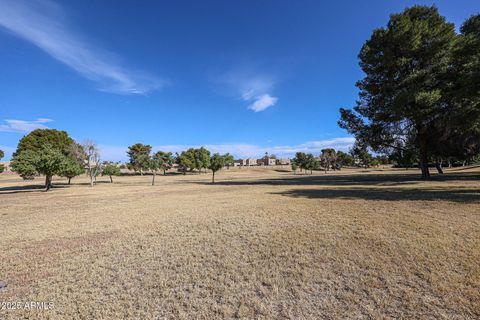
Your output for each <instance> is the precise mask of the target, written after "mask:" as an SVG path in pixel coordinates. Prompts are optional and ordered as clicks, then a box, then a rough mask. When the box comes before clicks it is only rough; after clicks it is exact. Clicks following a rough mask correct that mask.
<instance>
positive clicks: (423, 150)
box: [419, 134, 430, 180]
mask: <svg viewBox="0 0 480 320" xmlns="http://www.w3.org/2000/svg"><path fill="white" fill-rule="evenodd" d="M419 142H420V170H421V171H422V179H424V180H427V179H430V171H429V170H428V149H427V135H426V134H422V135H419Z"/></svg>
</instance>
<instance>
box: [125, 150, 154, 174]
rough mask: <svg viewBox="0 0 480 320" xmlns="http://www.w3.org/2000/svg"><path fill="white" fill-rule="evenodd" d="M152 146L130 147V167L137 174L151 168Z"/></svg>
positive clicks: (128, 152)
mask: <svg viewBox="0 0 480 320" xmlns="http://www.w3.org/2000/svg"><path fill="white" fill-rule="evenodd" d="M151 151H152V146H150V145H148V144H142V143H136V144H134V145H131V146H129V147H128V151H127V154H128V157H129V158H130V165H131V167H132V168H133V170H134V171H135V172H140V174H141V175H142V176H143V172H144V171H146V170H149V166H150V152H151Z"/></svg>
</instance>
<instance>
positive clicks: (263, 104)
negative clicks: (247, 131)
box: [248, 93, 278, 112]
mask: <svg viewBox="0 0 480 320" xmlns="http://www.w3.org/2000/svg"><path fill="white" fill-rule="evenodd" d="M253 100H254V102H253V103H252V104H250V105H249V106H248V109H250V110H253V111H255V112H260V111H263V110H265V109H267V108H268V107H271V106H274V105H275V103H277V101H278V98H276V97H272V96H271V95H269V94H268V93H267V94H263V95H261V96H257V97H255V98H253Z"/></svg>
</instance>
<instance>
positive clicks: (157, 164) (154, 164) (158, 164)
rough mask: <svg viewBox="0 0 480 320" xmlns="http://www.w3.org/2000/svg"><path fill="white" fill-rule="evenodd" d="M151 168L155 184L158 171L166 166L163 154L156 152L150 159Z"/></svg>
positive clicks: (153, 183)
mask: <svg viewBox="0 0 480 320" xmlns="http://www.w3.org/2000/svg"><path fill="white" fill-rule="evenodd" d="M148 167H149V169H150V171H152V186H154V185H155V177H156V176H157V171H158V170H160V169H163V168H164V159H163V157H162V154H159V153H158V152H157V153H155V154H154V155H153V156H152V157H151V158H150V160H149V166H148Z"/></svg>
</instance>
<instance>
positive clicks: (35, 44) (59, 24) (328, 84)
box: [0, 0, 480, 160]
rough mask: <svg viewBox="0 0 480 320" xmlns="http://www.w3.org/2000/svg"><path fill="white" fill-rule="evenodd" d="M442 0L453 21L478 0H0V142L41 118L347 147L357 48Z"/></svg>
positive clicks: (244, 144)
mask: <svg viewBox="0 0 480 320" xmlns="http://www.w3.org/2000/svg"><path fill="white" fill-rule="evenodd" d="M413 4H428V5H431V4H435V5H436V6H437V7H438V8H439V10H440V12H441V14H442V15H444V16H446V18H447V19H448V20H449V21H451V22H454V23H455V25H456V26H457V28H458V27H459V26H460V24H461V23H462V21H464V20H465V19H466V18H467V17H469V16H470V15H472V14H474V13H478V12H479V11H480V3H479V2H478V1H473V0H469V1H462V0H457V1H450V0H445V1H384V0H377V1H353V0H351V1H318V0H312V1H287V0H264V1H258V0H244V1H224V0H217V1H208V0H207V1H194V0H192V1H182V0H178V1H153V0H152V1H141V2H139V1H133V0H132V1H113V0H110V1H93V0H90V1H57V2H55V1H44V0H41V1H35V0H33V1H25V0H0V70H1V72H0V88H1V89H0V149H3V150H5V151H6V153H7V159H8V157H9V155H10V154H11V152H12V151H14V149H15V147H16V145H17V142H18V140H19V139H20V138H21V137H22V136H23V135H25V134H27V133H28V132H29V131H30V130H32V129H34V128H46V127H48V128H55V129H61V130H66V131H67V132H68V133H69V134H70V135H71V136H72V137H74V138H75V139H76V140H77V141H79V142H81V141H82V140H84V139H93V140H95V141H96V142H97V143H98V144H99V146H100V148H101V150H102V153H103V158H104V159H105V160H107V159H108V160H125V158H126V156H125V149H126V147H127V146H128V145H130V144H133V143H136V142H142V143H147V144H150V145H152V146H154V148H155V149H163V150H165V151H179V150H181V149H184V148H186V147H189V146H200V145H205V146H207V147H208V148H209V149H211V150H212V151H218V152H231V153H234V154H235V155H236V156H238V157H245V156H259V155H262V154H263V153H264V152H265V151H268V152H270V153H275V154H277V155H280V156H290V155H292V154H293V153H294V152H296V151H307V152H313V153H318V152H319V150H320V149H321V148H324V147H327V146H329V147H335V148H338V149H343V150H346V149H348V148H349V146H350V145H351V143H352V140H353V139H352V138H351V137H348V135H347V134H346V133H345V132H344V131H343V130H342V129H340V128H338V126H337V120H338V108H339V107H350V106H353V105H354V103H355V100H356V98H357V89H356V88H355V82H356V81H357V80H359V79H361V77H362V73H361V70H360V68H359V67H358V60H357V54H358V52H359V50H360V47H361V46H362V44H363V43H364V42H365V40H367V39H368V38H369V37H370V34H371V32H372V30H373V29H374V28H377V27H382V26H385V24H386V23H387V21H388V18H389V14H391V13H394V12H399V11H401V10H403V9H404V8H405V7H407V6H410V5H413Z"/></svg>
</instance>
